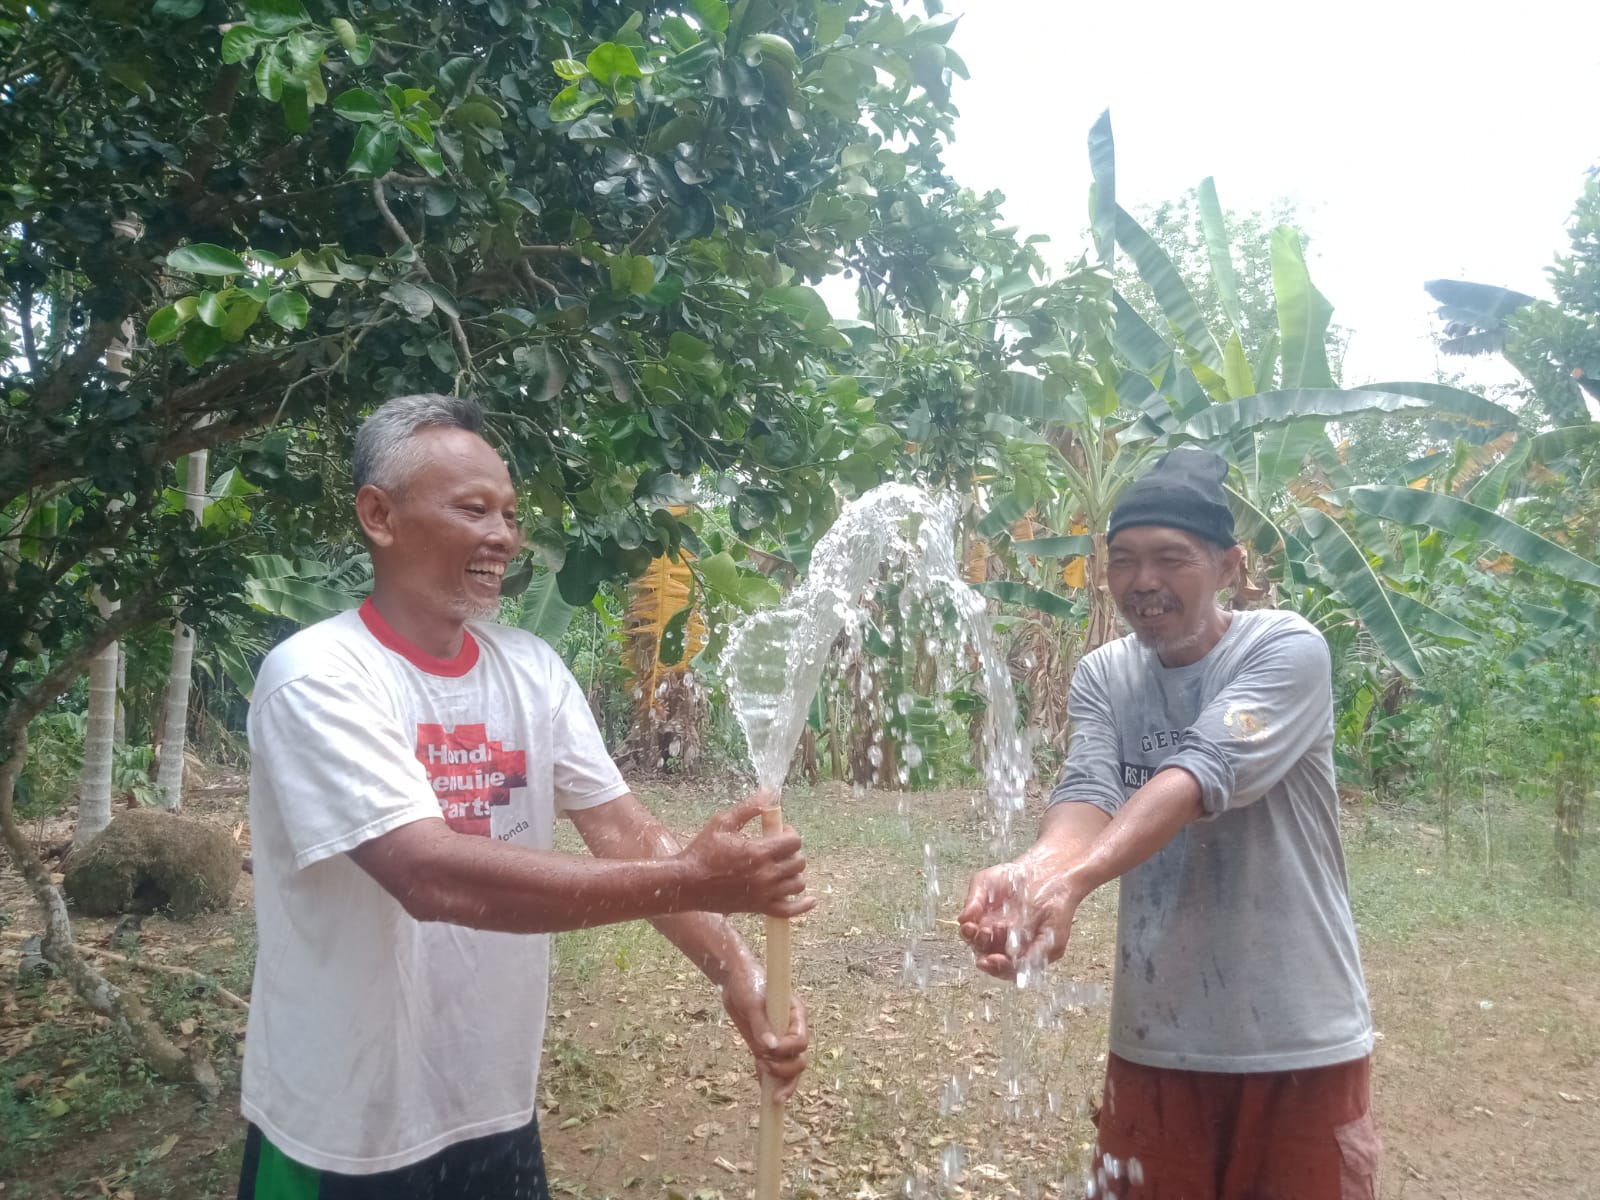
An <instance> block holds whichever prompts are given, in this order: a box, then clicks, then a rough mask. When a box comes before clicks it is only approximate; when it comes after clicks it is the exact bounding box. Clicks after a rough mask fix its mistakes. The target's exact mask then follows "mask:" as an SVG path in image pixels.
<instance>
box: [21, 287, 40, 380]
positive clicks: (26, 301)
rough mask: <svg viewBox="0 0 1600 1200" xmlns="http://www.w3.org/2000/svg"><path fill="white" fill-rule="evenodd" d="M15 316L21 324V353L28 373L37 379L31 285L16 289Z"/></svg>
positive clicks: (37, 366)
mask: <svg viewBox="0 0 1600 1200" xmlns="http://www.w3.org/2000/svg"><path fill="white" fill-rule="evenodd" d="M17 309H18V312H17V315H18V317H19V318H20V319H21V323H22V353H23V356H24V357H26V358H27V360H28V373H29V375H30V377H31V378H33V379H38V378H39V375H40V370H39V350H38V348H37V347H36V346H35V345H34V344H33V285H32V284H27V283H24V284H23V285H21V286H20V287H19V288H18V289H17Z"/></svg>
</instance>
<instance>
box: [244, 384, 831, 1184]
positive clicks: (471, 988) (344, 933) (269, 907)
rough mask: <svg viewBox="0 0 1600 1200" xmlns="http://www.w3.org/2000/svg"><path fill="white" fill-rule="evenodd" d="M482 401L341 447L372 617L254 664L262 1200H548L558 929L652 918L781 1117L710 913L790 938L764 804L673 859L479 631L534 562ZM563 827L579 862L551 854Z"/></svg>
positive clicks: (740, 948)
mask: <svg viewBox="0 0 1600 1200" xmlns="http://www.w3.org/2000/svg"><path fill="white" fill-rule="evenodd" d="M481 426H482V414H481V412H480V410H479V408H478V406H477V405H476V404H474V403H472V402H470V401H465V400H461V399H458V398H455V397H447V396H407V397H402V398H400V399H396V400H391V401H389V402H388V403H387V404H385V405H383V406H382V407H381V408H379V409H378V410H377V411H376V412H374V413H373V414H372V415H371V416H370V417H369V418H368V419H367V421H366V422H365V423H364V424H363V425H362V427H361V429H360V431H359V432H358V434H357V436H356V449H355V457H354V463H353V474H354V477H355V485H356V515H357V517H358V519H359V520H360V522H361V528H362V531H363V532H364V534H365V535H366V539H367V543H368V545H369V547H370V549H371V553H372V564H373V575H374V584H373V590H372V595H371V597H370V598H368V599H367V601H366V602H365V603H363V604H362V606H361V607H360V608H359V609H358V610H357V611H355V612H350V613H345V614H343V615H341V616H338V617H334V618H333V619H331V620H328V621H324V622H322V623H321V624H319V625H316V626H313V627H312V628H310V629H306V630H304V631H302V632H301V633H299V634H296V635H295V636H294V637H292V638H290V639H289V640H287V641H286V642H284V643H283V644H282V645H281V646H279V647H278V648H277V649H276V650H274V651H273V652H272V653H271V654H270V655H268V657H267V660H266V662H265V663H264V664H263V666H262V669H261V672H260V676H259V679H258V680H257V685H256V692H255V696H254V700H253V703H252V705H251V710H250V721H249V732H250V747H251V775H250V820H251V831H252V839H253V850H254V856H255V887H256V920H257V927H258V931H259V943H260V945H259V951H258V957H257V962H256V975H255V989H254V994H253V997H252V1003H251V1008H250V1022H249V1031H248V1036H247V1039H246V1043H245V1062H244V1081H243V1100H242V1107H243V1111H244V1115H245V1117H246V1118H247V1119H248V1120H249V1122H250V1128H249V1133H248V1136H247V1140H246V1152H245V1163H244V1169H243V1172H242V1174H241V1179H240V1186H239V1195H240V1197H241V1198H252V1200H314V1198H315V1200H365V1198H372V1200H377V1198H379V1197H382V1198H384V1200H409V1198H411V1197H417V1198H422V1197H426V1198H428V1200H448V1198H453V1197H461V1198H462V1200H467V1198H469V1197H470V1198H471V1200H484V1198H487V1197H494V1198H496V1200H544V1198H545V1197H547V1196H548V1195H549V1191H548V1187H547V1185H546V1183H545V1174H544V1163H543V1155H542V1153H541V1150H540V1146H539V1135H538V1129H537V1124H536V1121H535V1117H534V1103H535V1091H536V1086H537V1081H538V1075H539V1055H540V1047H541V1043H542V1041H543V1037H544V1022H545V1005H546V992H547V975H548V961H549V937H548V935H549V934H550V933H551V932H554V931H556V930H562V929H578V928H583V927H586V926H591V925H599V924H605V923H609V922H614V921H628V920H634V919H637V918H645V919H648V920H650V921H652V922H653V923H654V924H655V925H656V927H657V928H658V929H660V930H661V932H662V933H663V934H665V935H666V936H667V937H668V938H669V939H671V940H672V941H673V942H674V943H675V944H676V945H677V946H678V947H679V948H680V949H681V950H682V951H683V952H684V953H685V954H686V955H687V956H688V957H689V958H690V959H691V960H692V961H693V962H694V963H695V965H696V966H698V967H699V968H700V969H701V970H702V971H704V972H705V974H706V975H707V976H708V977H709V978H710V979H711V980H712V981H713V982H715V983H716V984H717V985H718V986H719V987H720V988H721V991H722V997H723V1003H724V1005H725V1006H726V1008H727V1010H728V1013H729V1015H730V1016H731V1017H732V1018H733V1020H734V1023H735V1024H736V1025H737V1026H738V1028H739V1032H740V1033H741V1034H742V1035H743V1037H744V1039H745V1041H746V1042H747V1043H748V1044H749V1046H750V1048H751V1050H752V1052H753V1053H754V1055H755V1057H756V1061H757V1064H758V1066H759V1069H760V1070H761V1071H762V1072H765V1073H767V1074H770V1075H772V1076H774V1077H775V1078H776V1079H777V1080H778V1081H779V1084H780V1089H779V1090H780V1094H783V1095H787V1093H788V1091H790V1090H792V1088H793V1086H794V1084H795V1083H796V1081H797V1080H798V1077H799V1075H800V1073H801V1071H802V1070H804V1067H805V1059H804V1051H805V1048H806V1032H805V1018H804V1013H803V1010H802V1009H801V1007H800V1006H799V1005H798V1003H797V1004H796V1005H795V1008H794V1010H793V1012H792V1013H791V1017H790V1024H789V1028H788V1029H786V1030H774V1029H772V1028H770V1027H769V1025H768V1022H767V1019H766V1014H765V996H764V980H763V978H762V974H761V969H760V967H759V965H758V964H757V962H756V961H755V959H754V958H753V957H752V956H751V954H750V952H749V950H748V949H747V948H746V947H745V945H744V944H743V942H742V941H741V940H740V938H739V936H738V935H737V934H736V933H735V932H734V930H733V929H732V927H731V926H730V925H729V924H728V922H727V921H726V920H725V919H724V918H723V917H722V916H720V915H716V914H723V913H732V912H751V913H766V914H771V915H775V916H786V917H787V916H797V915H799V914H801V913H804V912H806V911H807V910H808V909H810V908H811V906H812V904H813V903H814V901H813V900H812V899H811V898H809V897H807V896H805V895H804V891H805V881H804V870H805V861H804V859H803V858H802V857H801V854H800V839H799V838H798V836H796V835H795V834H794V832H793V831H792V830H785V831H784V832H783V833H782V834H781V835H777V836H773V837H767V838H760V839H752V838H747V837H745V836H744V835H743V834H742V832H741V827H742V826H743V825H744V824H745V823H746V822H748V821H749V820H750V819H751V818H752V817H754V816H755V815H756V814H757V813H758V812H759V811H760V810H761V808H762V807H763V805H764V802H765V798H764V797H762V796H759V795H758V796H752V797H750V798H749V799H747V800H745V801H744V802H743V803H741V804H739V805H738V806H736V807H734V808H732V809H731V810H729V811H728V812H726V813H723V814H720V815H719V816H717V817H715V818H713V819H712V820H711V821H710V822H709V823H708V824H707V825H706V826H705V828H703V829H702V830H701V831H700V832H699V833H698V834H697V835H696V836H695V837H694V839H693V840H692V841H690V842H689V844H688V845H687V846H682V847H680V846H679V844H678V843H677V842H676V841H675V840H674V839H673V837H672V835H671V834H670V833H668V832H667V830H666V829H665V828H664V827H663V826H662V825H661V824H660V823H659V822H657V821H656V820H655V819H654V818H653V817H652V816H651V815H650V814H649V812H648V811H646V809H645V808H644V807H643V806H642V805H641V804H640V803H639V802H638V801H637V800H636V799H635V798H634V797H633V795H632V793H631V792H629V790H628V786H627V784H626V783H624V782H623V780H622V777H621V776H620V775H619V774H618V772H617V768H616V767H615V765H614V764H613V763H612V762H611V759H610V758H609V757H608V755H607V754H606V751H605V747H604V745H602V743H601V739H600V734H599V731H598V730H597V729H596V728H595V724H594V720H593V718H592V716H591V715H590V713H589V709H588V706H587V704H586V703H585V700H584V696H583V694H582V692H581V691H580V689H579V688H578V685H577V684H576V682H575V681H574V680H573V678H572V676H571V674H570V673H569V672H568V671H567V669H566V667H565V666H564V665H563V664H562V662H561V660H560V658H558V657H557V656H556V654H555V652H554V651H553V650H551V649H550V647H549V646H547V645H546V644H545V643H544V642H542V641H540V640H539V639H538V638H536V637H534V636H532V635H531V634H528V633H524V632H523V631H521V630H518V629H511V628H507V627H504V626H501V625H496V624H493V623H489V622H485V621H481V620H480V618H486V617H491V616H493V615H494V613H495V612H496V611H497V609H498V606H499V600H500V581H501V577H502V576H503V575H504V573H505V570H506V568H507V566H508V565H509V564H510V562H511V560H512V558H513V557H514V556H515V554H516V553H517V551H518V549H519V547H520V539H519V535H518V530H517V517H516V492H515V490H514V489H513V487H512V484H511V477H510V475H509V473H508V472H507V470H506V465H505V463H504V462H503V461H502V460H501V458H500V456H499V454H498V453H496V452H495V450H494V449H493V448H492V447H491V446H490V445H489V444H488V443H487V442H485V441H484V440H483V438H482V437H481V436H480V433H479V431H480V428H481ZM558 815H562V816H566V817H567V818H568V819H570V820H571V821H572V822H573V823H574V824H575V825H576V826H577V828H578V831H579V833H580V834H581V835H582V837H583V839H584V841H585V843H586V844H587V845H588V847H589V849H590V850H591V851H592V852H593V856H592V857H591V856H588V855H573V854H561V853H557V852H556V851H555V850H553V849H552V838H551V835H552V829H553V826H554V823H555V818H556V816H558Z"/></svg>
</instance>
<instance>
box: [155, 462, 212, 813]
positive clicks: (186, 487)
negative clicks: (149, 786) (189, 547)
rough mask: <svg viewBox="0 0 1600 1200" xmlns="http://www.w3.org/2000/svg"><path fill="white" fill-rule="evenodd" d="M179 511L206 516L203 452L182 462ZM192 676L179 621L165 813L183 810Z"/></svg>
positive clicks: (186, 631)
mask: <svg viewBox="0 0 1600 1200" xmlns="http://www.w3.org/2000/svg"><path fill="white" fill-rule="evenodd" d="M183 491H184V498H183V507H184V508H185V509H186V510H187V511H188V512H189V513H190V514H191V515H192V516H193V517H194V519H195V522H196V524H198V523H199V522H200V520H201V518H203V517H204V516H205V512H206V451H204V450H195V451H193V452H192V453H190V454H189V456H188V458H187V459H185V460H184V480H183ZM193 675H194V630H192V629H190V628H189V627H188V626H187V625H185V624H184V623H183V622H182V621H179V622H177V623H176V625H174V627H173V630H172V671H171V673H170V674H169V675H168V677H167V703H166V715H165V717H164V719H163V720H162V723H161V767H160V770H159V771H158V772H157V774H156V786H157V787H158V788H159V789H160V791H161V802H162V804H164V805H165V806H166V808H167V810H168V811H169V812H177V811H178V809H179V808H181V807H182V806H183V752H184V747H185V746H186V745H187V743H188V731H189V684H190V680H191V679H192V677H193Z"/></svg>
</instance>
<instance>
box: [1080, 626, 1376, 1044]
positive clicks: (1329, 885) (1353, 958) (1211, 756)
mask: <svg viewBox="0 0 1600 1200" xmlns="http://www.w3.org/2000/svg"><path fill="white" fill-rule="evenodd" d="M1069 708H1070V713H1071V717H1072V741H1071V745H1070V749H1069V752H1068V758H1067V768H1066V772H1065V774H1064V775H1063V776H1062V779H1061V782H1060V784H1058V785H1057V787H1056V789H1055V792H1054V793H1053V794H1052V796H1051V803H1053V804H1054V803H1060V802H1063V801H1081V802H1084V803H1088V804H1093V805H1095V806H1096V807H1097V808H1100V809H1103V810H1104V811H1105V812H1107V813H1110V814H1112V815H1115V814H1116V812H1117V810H1118V809H1119V808H1121V807H1122V804H1123V802H1124V801H1126V800H1127V799H1128V797H1130V796H1132V795H1133V794H1134V792H1136V791H1138V790H1139V788H1140V787H1141V786H1142V785H1143V784H1144V783H1146V782H1147V781H1148V780H1149V779H1150V777H1151V776H1153V775H1154V774H1155V773H1156V772H1157V771H1160V770H1163V769H1165V768H1168V767H1182V768H1183V769H1184V770H1186V771H1188V772H1189V773H1190V774H1191V775H1193V776H1194V777H1195V779H1197V780H1198V781H1199V783H1200V791H1201V802H1202V804H1203V806H1204V808H1205V812H1206V816H1205V817H1204V818H1202V819H1201V820H1198V821H1195V822H1194V823H1192V824H1190V825H1189V826H1187V827H1186V828H1185V829H1184V830H1182V831H1181V832H1180V833H1179V834H1178V836H1177V837H1175V838H1174V839H1173V840H1172V841H1171V842H1170V843H1169V844H1168V845H1167V846H1166V847H1164V848H1163V849H1162V850H1161V851H1160V853H1158V854H1156V855H1155V857H1153V858H1151V859H1150V860H1149V861H1147V862H1145V863H1143V864H1141V865H1140V866H1138V867H1135V868H1134V869H1133V870H1131V871H1129V872H1127V873H1126V874H1125V875H1124V876H1123V877H1122V881H1121V901H1120V906H1119V910H1118V914H1117V961H1116V985H1115V988H1114V990H1113V994H1112V1005H1111V1050H1112V1052H1113V1053H1114V1054H1118V1055H1120V1056H1122V1057H1123V1058H1126V1059H1129V1060H1130V1061H1132V1062H1136V1063H1142V1064H1144V1065H1146V1066H1152V1067H1175V1068H1179V1069H1187V1070H1193V1071H1233V1072H1244V1071H1292V1070H1301V1069H1304V1068H1308V1067H1319V1066H1328V1065H1330V1064H1333V1063H1339V1062H1347V1061H1349V1060H1351V1059H1357V1058H1361V1057H1363V1056H1364V1055H1366V1054H1368V1053H1370V1052H1371V1050H1372V1016H1371V1013H1370V1011H1369V1009H1368V1007H1367V989H1366V982H1365V980H1364V979H1363V977H1362V974H1361V959H1360V956H1359V953H1358V951H1357V949H1356V932H1355V923H1354V921H1353V920H1352V919H1351V916H1350V898H1349V890H1348V886H1347V884H1346V880H1345V868H1344V853H1343V850H1342V849H1341V847H1340V844H1339V814H1338V794H1337V792H1336V791H1335V789H1334V777H1333V697H1332V690H1331V679H1330V665H1329V659H1328V647H1327V643H1326V642H1325V641H1323V638H1322V635H1321V634H1320V633H1318V632H1317V631H1316V629H1315V628H1314V627H1313V626H1312V625H1310V624H1309V623H1308V622H1306V621H1305V620H1304V619H1302V618H1301V617H1299V616H1297V615H1296V614H1294V613H1287V612H1270V611H1258V612H1239V613H1235V614H1234V615H1233V621H1232V623H1231V624H1230V625H1229V627H1228V631H1227V632H1226V633H1225V634H1224V635H1223V637H1222V640H1221V641H1219V642H1218V643H1217V644H1216V645H1215V646H1214V647H1212V649H1211V652H1210V653H1208V654H1207V655H1206V656H1205V657H1204V658H1203V659H1201V660H1200V661H1199V662H1197V663H1194V664H1192V665H1190V666H1186V667H1170V668H1169V667H1163V666H1162V665H1161V660H1160V659H1159V658H1158V657H1157V656H1156V653H1155V651H1153V650H1151V649H1149V648H1147V647H1146V646H1144V645H1142V644H1141V643H1140V642H1139V641H1138V640H1137V639H1135V638H1133V637H1125V638H1123V639H1121V640H1120V641H1116V642H1112V643H1110V644H1109V645H1106V646H1102V647H1101V648H1100V649H1099V650H1096V651H1095V652H1094V653H1093V654H1090V655H1088V656H1087V657H1086V658H1085V659H1084V660H1083V661H1082V662H1081V663H1079V664H1078V669H1077V672H1076V673H1075V674H1074V675H1073V679H1072V690H1071V694H1070V699H1069Z"/></svg>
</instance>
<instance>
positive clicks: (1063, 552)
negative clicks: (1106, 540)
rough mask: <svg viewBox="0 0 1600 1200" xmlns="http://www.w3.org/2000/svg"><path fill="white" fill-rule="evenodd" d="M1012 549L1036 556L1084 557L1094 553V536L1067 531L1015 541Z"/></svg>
mask: <svg viewBox="0 0 1600 1200" xmlns="http://www.w3.org/2000/svg"><path fill="white" fill-rule="evenodd" d="M1012 549H1014V550H1016V551H1017V553H1019V554H1029V555H1032V556H1033V557H1034V558H1082V557H1083V556H1084V555H1086V554H1093V553H1094V538H1093V537H1092V536H1091V535H1089V534H1087V533H1065V534H1062V535H1061V536H1060V537H1042V538H1029V539H1028V540H1027V541H1022V542H1013V543H1012Z"/></svg>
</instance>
